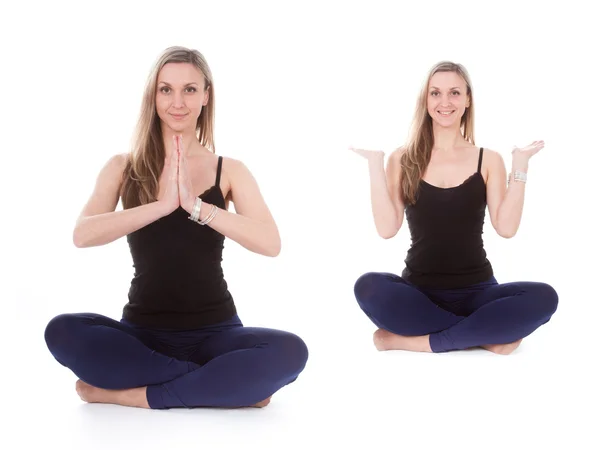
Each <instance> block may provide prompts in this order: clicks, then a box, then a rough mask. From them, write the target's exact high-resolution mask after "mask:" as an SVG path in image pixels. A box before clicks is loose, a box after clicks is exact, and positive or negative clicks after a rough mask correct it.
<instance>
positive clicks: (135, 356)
mask: <svg viewBox="0 0 600 450" xmlns="http://www.w3.org/2000/svg"><path fill="white" fill-rule="evenodd" d="M214 105H215V89H214V82H213V78H212V74H211V71H210V68H209V66H208V64H207V63H206V60H205V58H204V57H203V56H202V55H201V54H200V53H199V52H198V51H196V50H191V49H187V48H183V47H172V48H169V49H166V50H165V51H164V52H163V53H162V55H160V57H159V58H158V60H157V61H156V64H155V66H154V69H153V70H152V72H151V73H150V76H149V79H148V83H147V86H146V90H145V94H144V98H143V102H142V108H141V113H140V118H139V122H138V129H137V134H136V141H135V145H134V148H133V149H132V151H131V153H129V154H119V155H116V156H114V157H112V158H110V160H109V161H108V162H107V164H106V165H105V166H104V167H103V169H102V170H101V171H100V174H99V176H98V177H97V180H96V186H95V188H94V191H93V193H92V194H91V197H90V198H89V200H88V202H87V204H86V205H85V207H84V208H83V211H82V212H81V216H80V217H79V220H78V222H77V225H76V227H75V230H74V235H73V239H74V243H75V245H76V246H77V247H93V246H100V245H106V244H108V243H110V242H113V241H115V240H117V239H119V238H122V237H124V236H126V238H127V241H128V244H129V247H130V251H131V255H132V259H133V264H134V269H135V272H134V276H133V279H132V281H131V286H130V289H129V294H128V302H127V303H126V304H125V306H124V309H123V314H122V318H121V320H120V321H116V320H113V319H111V318H108V317H104V316H101V315H98V314H93V313H83V314H62V315H59V316H57V317H55V318H53V319H52V320H51V321H50V322H49V324H48V325H47V327H46V330H45V339H46V343H47V345H48V348H49V350H50V352H51V353H52V355H53V356H54V357H55V358H56V360H57V361H58V362H59V363H60V364H62V365H64V366H66V367H67V368H69V369H70V370H71V371H73V372H74V373H75V375H76V376H77V377H78V378H79V380H78V381H77V383H76V389H77V392H78V394H79V395H80V397H81V398H82V400H84V401H86V402H98V403H112V404H118V405H124V406H133V407H141V408H153V409H167V408H175V407H226V408H227V407H229V408H236V407H245V406H256V407H261V406H265V405H266V404H268V403H269V400H270V397H271V396H272V395H273V394H274V393H275V392H276V391H278V390H279V389H281V388H282V387H284V386H286V385H287V384H289V383H291V382H293V381H294V380H295V379H296V378H297V377H298V375H299V374H300V373H301V372H302V370H303V369H304V367H305V364H306V361H307V358H308V351H307V347H306V345H305V343H304V342H303V341H302V340H301V339H300V338H299V337H298V336H296V335H294V334H292V333H289V332H285V331H278V330H273V329H264V328H249V327H245V326H244V325H243V324H242V322H241V320H240V318H239V317H238V315H237V311H236V307H235V303H234V300H233V298H232V296H231V294H230V292H229V291H228V288H227V283H226V281H225V279H224V276H223V271H222V269H221V259H222V250H223V246H224V240H225V238H229V239H232V240H234V241H236V242H237V243H239V244H240V245H241V246H243V247H245V248H246V249H248V250H250V251H252V252H255V253H258V254H261V255H266V256H270V257H275V256H277V255H278V253H279V251H280V246H281V243H280V237H279V232H278V229H277V226H276V224H275V221H274V220H273V217H272V216H271V213H270V211H269V209H268V207H267V205H266V204H265V202H264V200H263V197H262V196H261V193H260V190H259V188H258V185H257V182H256V181H255V179H254V178H253V176H252V174H251V173H250V171H249V170H248V169H247V168H246V166H245V165H244V164H243V163H242V162H240V161H238V160H234V159H231V158H224V157H222V156H217V155H216V154H215V153H214V140H213V129H214ZM119 199H120V200H121V201H122V205H123V210H119V211H116V207H117V204H118V202H119ZM230 202H231V203H233V204H234V205H235V211H236V212H235V213H232V212H229V211H228V206H229V203H230Z"/></svg>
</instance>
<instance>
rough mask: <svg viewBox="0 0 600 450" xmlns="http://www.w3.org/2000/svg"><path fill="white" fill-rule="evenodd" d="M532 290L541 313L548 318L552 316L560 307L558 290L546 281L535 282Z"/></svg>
mask: <svg viewBox="0 0 600 450" xmlns="http://www.w3.org/2000/svg"><path fill="white" fill-rule="evenodd" d="M531 290H532V294H533V297H534V299H535V300H534V301H535V304H536V308H537V309H538V311H539V313H540V314H541V315H542V316H543V317H547V318H548V319H549V318H550V317H552V315H554V313H555V312H556V310H557V309H558V293H557V292H556V290H555V289H554V288H553V287H552V286H550V285H549V284H546V283H535V284H534V285H533V286H532V288H531Z"/></svg>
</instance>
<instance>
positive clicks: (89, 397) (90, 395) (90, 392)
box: [75, 380, 98, 403]
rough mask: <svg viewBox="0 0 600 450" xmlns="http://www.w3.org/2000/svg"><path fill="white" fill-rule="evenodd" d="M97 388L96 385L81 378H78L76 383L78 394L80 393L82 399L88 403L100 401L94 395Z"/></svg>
mask: <svg viewBox="0 0 600 450" xmlns="http://www.w3.org/2000/svg"><path fill="white" fill-rule="evenodd" d="M97 389H98V388H95V387H94V386H91V385H89V384H87V383H86V382H84V381H81V380H77V382H76V383H75V390H76V391H77V394H79V397H80V398H81V400H83V401H84V402H87V403H98V400H96V396H95V395H94V394H95V391H96V390H97Z"/></svg>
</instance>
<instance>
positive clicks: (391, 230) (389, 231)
mask: <svg viewBox="0 0 600 450" xmlns="http://www.w3.org/2000/svg"><path fill="white" fill-rule="evenodd" d="M401 226H402V223H395V224H394V225H393V226H388V227H385V228H384V227H376V228H377V234H378V235H379V237H380V238H383V239H391V238H393V237H394V236H396V235H397V234H398V231H399V230H400V227H401Z"/></svg>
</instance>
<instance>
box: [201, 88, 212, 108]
mask: <svg viewBox="0 0 600 450" xmlns="http://www.w3.org/2000/svg"><path fill="white" fill-rule="evenodd" d="M209 91H210V86H209V87H207V88H206V89H205V90H204V101H203V102H202V106H206V105H207V104H208V98H209V96H210V94H209Z"/></svg>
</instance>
